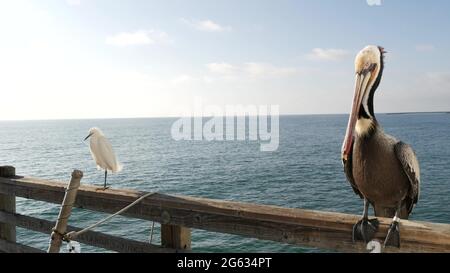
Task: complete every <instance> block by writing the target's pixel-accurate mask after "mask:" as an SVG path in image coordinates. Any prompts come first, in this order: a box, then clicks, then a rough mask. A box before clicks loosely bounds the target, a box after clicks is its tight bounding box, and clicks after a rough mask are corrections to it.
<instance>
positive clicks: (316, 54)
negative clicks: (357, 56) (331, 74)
mask: <svg viewBox="0 0 450 273" xmlns="http://www.w3.org/2000/svg"><path fill="white" fill-rule="evenodd" d="M348 54H349V53H348V51H346V50H343V49H333V48H330V49H324V48H314V49H313V50H312V52H311V53H309V54H308V55H307V57H308V59H310V60H315V61H339V60H342V59H344V58H345V57H347V56H348Z"/></svg>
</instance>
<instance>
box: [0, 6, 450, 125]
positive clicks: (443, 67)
mask: <svg viewBox="0 0 450 273" xmlns="http://www.w3.org/2000/svg"><path fill="white" fill-rule="evenodd" d="M369 1H370V0H369ZM372 1H374V0H372ZM449 11H450V2H449V1H406V0H396V1H394V0H385V1H381V5H374V6H370V5H368V3H367V1H366V0H346V1H337V0H335V1H333V0H321V1H318V0H314V1H313V0H305V1H300V0H297V1H295V0H292V1H287V0H285V1H263V0H259V1H256V0H253V1H252V0H247V1H232V0H223V1H211V0H210V1H207V0H203V1H200V0H198V1H194V0H191V1H186V0H184V1H182V0H179V1H171V0H165V1H150V0H129V1H121V0H34V1H33V0H29V1H26V0H15V1H7V0H2V1H0V33H1V36H0V90H1V92H2V99H4V100H5V101H8V102H9V103H7V104H6V105H4V104H3V103H2V105H3V106H2V107H1V108H0V119H53V118H110V117H154V116H178V115H180V114H181V113H182V112H183V111H185V110H186V108H189V107H191V106H192V104H193V102H194V100H195V98H197V97H201V98H202V99H203V101H204V103H205V104H216V105H219V106H224V105H227V104H232V105H236V104H244V105H246V104H252V105H274V104H275V105H279V106H280V111H281V113H282V114H323V113H347V112H348V110H349V109H350V104H351V99H352V93H353V79H354V72H353V59H354V56H355V55H356V53H357V52H358V51H359V50H360V49H361V48H363V47H364V46H366V45H368V44H377V45H382V46H384V47H385V48H386V50H387V51H388V52H389V54H388V55H387V58H386V62H387V65H386V70H385V77H384V80H383V82H382V84H381V86H380V89H379V92H378V94H377V95H376V100H375V110H376V111H377V112H403V111H439V110H441V111H446V110H450V92H449V91H450V52H449V50H448V48H450V38H449V35H448V30H449V29H450V17H449V16H448V13H449ZM18 106H19V107H18Z"/></svg>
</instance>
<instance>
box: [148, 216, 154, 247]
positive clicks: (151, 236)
mask: <svg viewBox="0 0 450 273" xmlns="http://www.w3.org/2000/svg"><path fill="white" fill-rule="evenodd" d="M154 228H155V221H153V222H152V228H151V230H150V242H149V243H150V244H151V243H152V241H153V230H154Z"/></svg>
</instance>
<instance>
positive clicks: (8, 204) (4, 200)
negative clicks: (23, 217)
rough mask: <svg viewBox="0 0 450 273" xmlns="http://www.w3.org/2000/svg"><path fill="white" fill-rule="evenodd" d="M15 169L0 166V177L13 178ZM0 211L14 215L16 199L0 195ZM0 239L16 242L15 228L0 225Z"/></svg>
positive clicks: (12, 196)
mask: <svg viewBox="0 0 450 273" xmlns="http://www.w3.org/2000/svg"><path fill="white" fill-rule="evenodd" d="M15 175H16V169H15V168H14V167H12V166H1V167H0V177H6V178H10V177H14V176H15ZM0 210H4V211H7V212H11V213H15V212H16V197H15V196H14V195H12V194H1V193H0ZM0 239H3V240H7V241H10V242H16V227H15V226H13V225H8V224H3V223H0Z"/></svg>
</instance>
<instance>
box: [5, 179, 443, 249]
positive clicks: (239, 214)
mask: <svg viewBox="0 0 450 273" xmlns="http://www.w3.org/2000/svg"><path fill="white" fill-rule="evenodd" d="M0 193H4V194H15V195H16V196H20V197H25V198H30V199H36V200H41V201H46V202H51V203H61V200H62V198H63V195H64V184H63V183H58V182H53V181H46V180H40V179H36V178H30V177H27V178H14V179H5V178H0ZM143 194H144V193H143V192H138V191H132V190H113V189H109V190H106V191H99V190H98V188H96V187H92V186H82V187H80V189H79V192H78V197H77V202H76V204H75V205H76V206H77V207H80V208H85V209H90V210H95V211H101V212H106V213H113V212H116V211H118V210H120V209H122V208H123V207H125V206H126V205H128V204H130V203H131V202H133V201H134V200H136V199H137V198H138V197H140V196H142V195H143ZM124 216H128V217H134V218H140V219H145V220H154V221H157V222H160V223H162V224H167V225H175V226H176V225H178V226H184V227H189V228H198V229H204V230H209V231H215V232H221V233H229V234H236V235H243V236H248V237H252V238H257V239H264V240H272V241H278V242H283V243H290V244H296V245H300V246H308V247H319V248H327V249H333V250H340V251H365V245H364V244H361V243H357V244H354V243H353V242H352V237H351V233H352V227H353V224H354V223H356V221H357V220H358V218H359V216H355V215H347V214H341V213H329V212H319V211H310V210H302V209H289V208H281V207H275V206H264V205H255V204H245V203H239V202H230V201H219V200H210V199H202V198H193V197H186V196H170V195H164V194H155V195H152V196H151V197H149V198H147V199H145V200H144V201H142V202H141V203H140V204H139V205H137V206H135V207H133V208H132V209H130V210H129V211H127V212H126V213H125V214H124ZM379 220H380V230H379V232H378V233H377V235H376V237H377V239H379V240H380V241H382V240H384V237H385V236H386V233H387V230H388V227H389V224H390V221H391V220H390V219H379ZM400 225H401V244H402V248H401V249H392V248H389V249H386V250H385V251H387V252H450V225H447V224H433V223H425V222H412V221H402V222H401V224H400Z"/></svg>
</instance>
